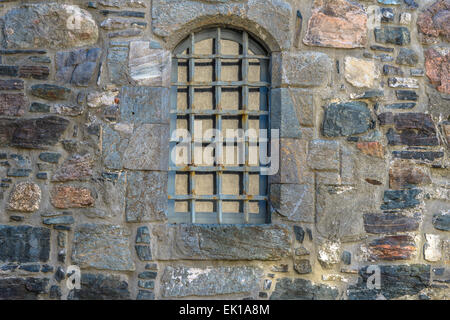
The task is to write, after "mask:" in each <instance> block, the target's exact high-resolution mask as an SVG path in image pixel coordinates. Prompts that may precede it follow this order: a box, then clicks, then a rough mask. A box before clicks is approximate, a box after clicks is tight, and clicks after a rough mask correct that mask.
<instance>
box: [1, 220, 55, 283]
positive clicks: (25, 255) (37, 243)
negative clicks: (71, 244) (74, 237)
mask: <svg viewBox="0 0 450 320" xmlns="http://www.w3.org/2000/svg"><path fill="white" fill-rule="evenodd" d="M49 255H50V230H49V229H47V228H41V227H32V226H24V225H22V226H6V225H0V261H4V262H20V263H26V262H39V261H41V262H46V261H48V259H49ZM0 291H1V290H0Z"/></svg>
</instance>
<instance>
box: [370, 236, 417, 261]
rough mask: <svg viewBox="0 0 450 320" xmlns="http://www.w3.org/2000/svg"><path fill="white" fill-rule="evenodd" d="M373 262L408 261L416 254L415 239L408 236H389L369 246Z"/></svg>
mask: <svg viewBox="0 0 450 320" xmlns="http://www.w3.org/2000/svg"><path fill="white" fill-rule="evenodd" d="M369 253H370V258H371V259H372V260H388V261H392V260H408V259H410V258H411V257H413V256H414V255H415V253H416V243H415V241H414V238H413V237H411V236H407V235H401V236H387V237H384V238H379V239H375V240H374V241H372V242H371V243H370V244H369Z"/></svg>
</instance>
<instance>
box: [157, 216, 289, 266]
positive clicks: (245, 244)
mask: <svg viewBox="0 0 450 320" xmlns="http://www.w3.org/2000/svg"><path fill="white" fill-rule="evenodd" d="M151 232H152V239H154V240H153V241H152V244H153V248H154V250H153V256H154V258H155V259H157V260H173V259H187V260H193V259H194V260H221V259H227V260H280V259H281V258H283V257H286V256H288V255H289V253H290V246H291V241H292V239H291V235H290V232H289V230H287V229H286V228H285V227H283V226H281V225H248V226H246V225H186V224H182V225H169V226H165V225H158V226H157V225H155V226H153V227H152V231H151Z"/></svg>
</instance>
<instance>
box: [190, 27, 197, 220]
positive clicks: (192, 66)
mask: <svg viewBox="0 0 450 320" xmlns="http://www.w3.org/2000/svg"><path fill="white" fill-rule="evenodd" d="M194 50H195V36H194V33H191V45H190V50H189V82H191V84H190V85H189V108H190V109H191V110H193V109H194V91H195V90H194V87H193V85H192V82H193V81H194V77H195V72H194V70H195V59H194V58H193V55H194ZM194 123H195V116H194V114H193V113H191V114H190V115H189V130H190V131H191V132H190V133H191V163H192V165H193V166H195V139H194V136H195V129H194ZM189 187H190V190H189V192H190V193H191V194H192V199H191V202H190V206H191V208H190V209H191V210H190V211H191V223H195V222H196V220H195V171H191V172H190V173H189Z"/></svg>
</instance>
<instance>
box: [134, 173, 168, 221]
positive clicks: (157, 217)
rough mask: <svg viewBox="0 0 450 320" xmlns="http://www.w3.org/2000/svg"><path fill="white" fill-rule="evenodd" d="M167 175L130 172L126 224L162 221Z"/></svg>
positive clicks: (165, 205)
mask: <svg viewBox="0 0 450 320" xmlns="http://www.w3.org/2000/svg"><path fill="white" fill-rule="evenodd" d="M167 179H168V178H167V173H165V172H156V171H153V172H130V173H129V174H128V187H127V198H126V219H127V221H128V222H154V221H164V220H165V219H166V211H167Z"/></svg>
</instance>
